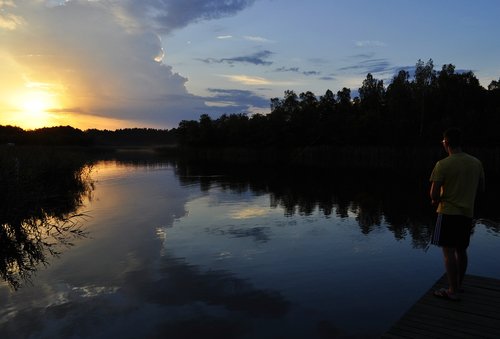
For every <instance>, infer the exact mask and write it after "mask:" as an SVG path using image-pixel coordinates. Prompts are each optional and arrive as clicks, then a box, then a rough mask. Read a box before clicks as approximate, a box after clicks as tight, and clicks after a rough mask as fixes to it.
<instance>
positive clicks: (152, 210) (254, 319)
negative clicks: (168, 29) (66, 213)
mask: <svg viewBox="0 0 500 339" xmlns="http://www.w3.org/2000/svg"><path fill="white" fill-rule="evenodd" d="M230 173H232V174H228V171H223V170H218V171H215V170H212V171H209V172H205V171H202V170H200V169H197V168H193V167H191V168H189V167H184V166H181V165H176V166H174V165H169V164H166V163H165V164H161V163H155V164H153V165H145V164H143V165H132V164H124V163H118V162H101V163H98V164H97V165H95V166H94V169H93V171H92V179H93V180H94V184H95V185H94V190H93V192H92V194H91V196H89V197H86V198H85V199H84V204H83V206H82V207H81V208H80V209H79V210H78V211H76V212H79V213H84V214H85V217H79V218H77V221H78V223H79V225H80V226H81V227H82V230H84V232H85V234H84V235H83V236H82V235H76V236H74V234H72V233H68V234H66V235H67V236H68V237H69V236H71V239H70V242H71V243H72V245H70V246H62V247H61V248H60V251H61V254H59V255H58V256H51V257H50V258H49V265H48V266H46V267H44V266H43V265H38V266H37V267H36V268H37V270H36V272H34V273H33V274H32V276H31V284H24V285H23V286H22V287H21V288H19V289H18V290H17V291H14V290H13V289H12V288H10V287H9V286H8V284H7V283H3V284H2V285H0V305H1V307H0V312H1V313H0V337H2V338H28V337H29V338H110V337H114V338H336V337H363V338H364V337H377V336H379V335H380V334H382V333H383V332H384V331H385V330H387V329H388V328H389V327H390V326H391V324H392V323H393V322H395V321H396V320H397V319H398V318H399V317H400V316H401V315H402V314H403V313H404V312H405V311H406V310H407V309H408V308H409V307H410V306H411V305H412V304H413V303H414V302H415V301H416V300H417V299H418V298H419V297H420V296H421V295H422V294H423V293H424V292H425V291H426V290H427V289H428V288H429V287H430V286H431V285H432V284H433V283H434V282H435V281H436V280H437V279H438V278H439V277H440V276H441V275H442V274H443V264H442V259H441V253H440V251H439V249H437V248H435V247H430V248H429V249H427V248H426V245H427V242H428V239H429V234H430V231H429V225H430V224H432V222H433V221H432V219H433V211H432V210H431V209H430V207H429V206H428V201H427V195H426V194H427V191H426V190H427V183H426V182H425V180H426V179H427V178H426V177H425V178H423V179H422V178H419V177H418V178H415V177H408V178H397V179H395V178H394V177H390V178H386V179H384V178H382V177H378V176H374V175H371V174H370V175H366V174H363V173H356V174H355V173H350V174H346V173H344V174H339V175H335V177H333V176H332V175H331V174H325V175H319V174H314V173H313V174H311V173H305V172H304V173H298V174H297V173H295V174H292V173H283V172H272V171H268V172H265V173H260V175H255V174H252V173H250V172H248V173H245V174H243V173H240V172H238V173H237V174H235V172H234V171H233V172H230ZM422 181H423V182H422ZM486 210H488V209H486ZM498 240H499V233H498V229H495V228H494V227H491V226H485V225H482V224H479V225H478V226H477V227H476V231H475V234H474V235H473V238H472V243H471V248H470V266H469V273H470V274H478V275H484V276H489V277H494V278H499V279H500V270H499V266H498V257H499V255H500V246H499V244H500V242H499V241H498Z"/></svg>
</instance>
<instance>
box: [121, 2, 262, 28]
mask: <svg viewBox="0 0 500 339" xmlns="http://www.w3.org/2000/svg"><path fill="white" fill-rule="evenodd" d="M254 2H255V0H189V1H182V0H140V1H137V0H127V1H126V8H127V9H128V11H129V13H130V15H132V16H134V17H138V16H140V17H142V19H143V21H144V22H145V23H148V24H150V25H151V26H152V27H153V28H154V29H155V31H157V32H159V33H170V32H172V31H173V30H175V29H179V28H183V27H186V26H187V25H189V24H191V23H194V22H198V21H201V20H212V19H218V18H221V17H225V16H231V15H234V14H236V13H238V12H240V11H242V10H244V9H245V8H247V7H249V6H251V5H252V4H253V3H254Z"/></svg>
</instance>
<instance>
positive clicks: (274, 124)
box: [176, 59, 500, 147]
mask: <svg viewBox="0 0 500 339" xmlns="http://www.w3.org/2000/svg"><path fill="white" fill-rule="evenodd" d="M358 93H359V96H357V97H354V98H351V90H350V89H349V88H343V89H341V90H339V91H338V92H337V93H336V94H334V93H333V92H332V91H331V90H327V91H326V92H325V94H324V95H322V96H320V97H319V98H318V97H317V96H316V95H315V94H314V93H312V92H310V91H307V92H304V93H300V94H298V95H297V94H296V93H295V92H294V91H292V90H287V91H285V93H284V97H283V98H281V99H280V98H273V99H271V113H270V114H267V115H264V114H254V115H252V116H248V115H246V114H231V115H222V116H221V117H219V118H218V119H212V118H211V117H210V116H208V115H207V114H203V115H201V116H200V119H199V121H192V120H191V121H187V120H184V121H182V122H180V124H179V126H178V128H177V131H176V135H177V138H178V141H179V143H180V144H181V145H189V146H214V147H219V146H228V145H231V146H240V147H270V146H272V147H305V146H312V145H314V146H321V145H328V146H345V145H350V146H353V145H354V146H363V145H370V146H390V147H400V146H404V147H408V146H425V145H430V144H432V145H433V144H436V142H439V141H440V140H441V136H442V132H443V131H444V129H446V128H448V127H451V126H456V127H459V128H461V129H462V130H463V133H464V136H465V139H466V140H465V141H466V142H467V143H468V144H470V145H474V146H491V145H498V143H499V141H500V133H498V130H497V128H498V126H500V79H499V80H498V81H492V82H491V83H490V84H489V85H488V88H487V89H485V88H483V87H482V86H481V85H480V83H479V80H478V79H477V78H476V76H475V75H474V73H473V72H472V71H467V72H457V71H456V67H455V66H454V65H452V64H447V65H443V66H442V69H441V71H436V70H435V69H434V63H433V60H432V59H430V60H429V61H427V62H425V63H424V62H423V61H422V60H418V62H417V64H416V67H415V71H414V75H413V77H410V73H409V72H408V71H406V70H400V71H399V72H398V74H397V75H395V76H394V77H393V79H392V81H391V83H390V84H389V85H388V86H387V87H386V86H385V85H384V83H383V80H378V79H376V78H374V77H373V75H372V74H370V73H369V74H367V76H366V79H365V80H364V81H363V83H362V85H361V87H360V88H359V90H358Z"/></svg>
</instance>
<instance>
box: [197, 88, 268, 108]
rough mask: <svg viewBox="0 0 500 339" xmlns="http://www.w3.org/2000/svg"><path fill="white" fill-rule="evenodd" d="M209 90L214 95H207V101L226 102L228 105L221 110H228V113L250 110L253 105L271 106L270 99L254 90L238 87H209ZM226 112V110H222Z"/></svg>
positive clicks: (259, 106) (260, 106)
mask: <svg viewBox="0 0 500 339" xmlns="http://www.w3.org/2000/svg"><path fill="white" fill-rule="evenodd" d="M208 91H209V92H210V93H212V94H213V95H212V96H210V97H206V98H205V99H206V101H210V102H214V103H216V102H224V103H226V104H228V106H226V107H224V108H223V109H222V108H219V109H218V110H219V111H221V110H222V111H228V110H229V111H228V113H235V112H248V111H249V109H250V108H252V107H258V108H262V107H269V99H268V98H265V97H262V96H259V95H257V94H255V93H254V92H252V91H246V90H238V89H219V88H209V89H208ZM222 113H224V112H222Z"/></svg>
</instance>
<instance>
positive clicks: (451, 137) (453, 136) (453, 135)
mask: <svg viewBox="0 0 500 339" xmlns="http://www.w3.org/2000/svg"><path fill="white" fill-rule="evenodd" d="M443 143H444V144H445V146H448V147H450V148H458V147H462V132H461V131H460V130H459V129H458V128H455V127H452V128H448V129H447V130H446V131H445V132H444V133H443Z"/></svg>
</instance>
